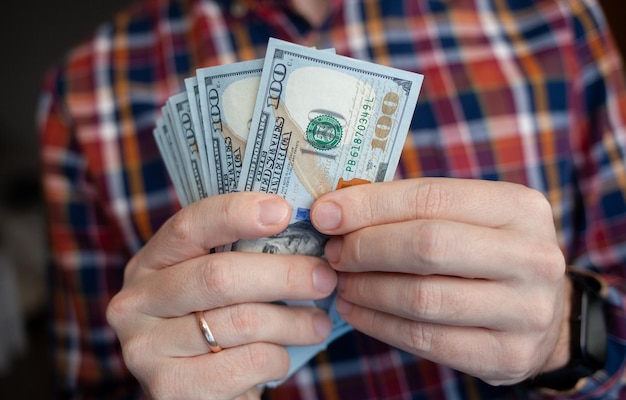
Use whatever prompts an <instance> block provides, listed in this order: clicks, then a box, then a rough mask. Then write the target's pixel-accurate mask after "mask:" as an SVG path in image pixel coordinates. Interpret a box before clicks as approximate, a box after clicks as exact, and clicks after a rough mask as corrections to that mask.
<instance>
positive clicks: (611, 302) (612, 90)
mask: <svg viewBox="0 0 626 400" xmlns="http://www.w3.org/2000/svg"><path fill="white" fill-rule="evenodd" d="M567 3H568V4H570V5H571V8H572V11H573V16H574V18H572V21H571V23H572V27H571V28H572V32H573V34H574V35H575V40H576V55H577V58H578V60H577V61H578V64H577V65H578V68H579V70H578V71H577V72H576V74H577V76H578V81H577V82H576V85H577V88H578V89H579V90H577V91H576V92H577V93H580V95H579V96H577V98H573V99H570V101H571V102H572V104H575V107H572V110H573V113H572V115H571V119H572V121H573V124H572V129H573V134H572V138H571V142H570V146H572V148H573V151H572V156H573V157H576V158H577V159H575V160H574V162H575V164H576V169H577V170H576V171H572V173H574V174H575V176H576V177H577V178H576V179H577V180H578V192H577V193H574V194H573V195H575V196H576V202H577V218H576V222H575V224H576V226H575V227H574V229H573V230H574V235H575V237H574V240H570V241H568V243H571V248H569V249H565V250H566V254H567V257H568V263H569V264H570V265H572V266H573V267H574V268H579V269H585V270H588V271H592V272H594V273H595V274H596V276H598V277H599V279H600V280H601V281H602V282H603V283H604V284H605V286H606V289H607V290H605V291H604V294H605V307H604V309H605V316H606V320H607V329H608V344H607V362H606V365H605V368H604V369H602V370H600V371H598V372H597V373H596V374H594V375H593V376H592V377H589V378H584V379H582V380H581V381H579V382H578V385H577V386H576V388H575V389H574V390H573V391H571V392H570V393H567V398H584V399H608V398H624V397H625V396H626V388H625V387H624V380H625V379H626V377H625V375H624V367H625V365H626V308H625V300H626V89H625V85H624V76H623V73H624V70H623V65H622V61H621V58H620V54H619V52H618V50H617V48H616V46H615V43H614V41H613V38H612V36H611V33H610V31H609V27H608V25H607V22H606V20H605V19H604V16H603V14H602V11H601V7H600V6H599V5H598V4H597V2H596V1H595V0H584V1H579V0H572V1H568V2H567Z"/></svg>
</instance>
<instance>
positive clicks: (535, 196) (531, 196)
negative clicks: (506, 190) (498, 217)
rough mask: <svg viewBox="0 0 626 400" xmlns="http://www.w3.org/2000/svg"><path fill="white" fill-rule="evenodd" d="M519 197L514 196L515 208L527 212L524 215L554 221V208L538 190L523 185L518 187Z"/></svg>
mask: <svg viewBox="0 0 626 400" xmlns="http://www.w3.org/2000/svg"><path fill="white" fill-rule="evenodd" d="M516 187H517V188H518V189H519V192H520V193H519V195H517V196H513V197H512V198H513V199H514V200H515V202H516V204H515V207H516V208H519V209H520V210H523V211H525V212H524V214H522V215H534V216H536V217H537V218H540V219H542V220H543V219H545V218H550V219H552V206H551V205H550V202H549V201H548V199H547V198H546V196H545V195H544V194H543V193H542V192H540V191H538V190H536V189H532V188H529V187H526V186H522V185H516Z"/></svg>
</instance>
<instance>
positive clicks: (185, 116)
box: [167, 92, 207, 201]
mask: <svg viewBox="0 0 626 400" xmlns="http://www.w3.org/2000/svg"><path fill="white" fill-rule="evenodd" d="M167 108H168V115H169V118H170V122H171V124H172V128H173V129H174V131H175V136H176V139H177V140H178V143H179V148H180V151H181V154H182V158H183V164H184V165H185V167H186V169H185V170H186V173H187V180H188V182H189V184H190V185H191V196H192V200H193V201H198V200H200V199H203V198H205V197H207V191H206V185H205V182H204V179H203V175H204V174H203V172H202V163H201V161H200V148H199V147H198V140H197V137H196V132H195V130H194V129H195V127H194V124H193V121H192V119H191V105H190V103H189V98H188V97H187V93H186V92H182V93H179V94H176V95H174V96H172V97H170V98H169V99H168V100H167Z"/></svg>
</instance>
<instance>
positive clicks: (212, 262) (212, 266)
mask: <svg viewBox="0 0 626 400" xmlns="http://www.w3.org/2000/svg"><path fill="white" fill-rule="evenodd" d="M227 264H228V262H227V261H226V257H210V258H209V259H208V263H207V265H206V266H205V267H204V268H202V273H201V274H198V275H199V277H200V279H201V280H202V282H201V283H200V287H204V289H205V293H206V294H207V295H208V296H209V297H211V298H217V299H222V300H226V297H227V296H228V295H229V293H232V290H231V279H229V276H228V270H229V265H227Z"/></svg>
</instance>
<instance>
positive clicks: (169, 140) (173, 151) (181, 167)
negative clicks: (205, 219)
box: [159, 105, 194, 207]
mask: <svg viewBox="0 0 626 400" xmlns="http://www.w3.org/2000/svg"><path fill="white" fill-rule="evenodd" d="M161 113H162V118H161V119H160V120H159V123H160V125H159V128H160V133H161V135H162V136H163V139H164V143H165V144H166V146H167V150H168V152H167V153H166V156H167V157H168V158H169V159H171V161H172V165H173V166H174V170H175V171H176V175H175V176H171V178H172V181H173V182H180V185H181V189H182V191H183V193H184V197H179V201H180V203H181V205H182V206H183V207H185V206H187V205H189V204H191V203H193V201H194V199H193V195H192V193H191V192H192V190H191V184H190V183H189V178H188V174H187V167H186V166H185V161H184V159H183V156H182V151H181V147H180V141H179V140H178V139H177V138H176V132H175V131H174V128H173V125H172V118H171V116H170V111H169V108H168V107H167V105H165V106H163V107H162V108H161Z"/></svg>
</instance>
